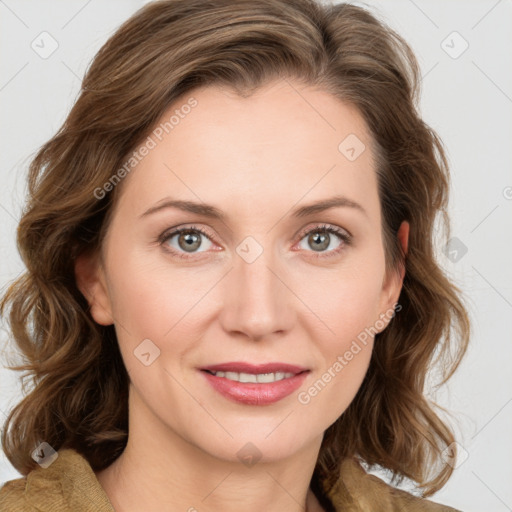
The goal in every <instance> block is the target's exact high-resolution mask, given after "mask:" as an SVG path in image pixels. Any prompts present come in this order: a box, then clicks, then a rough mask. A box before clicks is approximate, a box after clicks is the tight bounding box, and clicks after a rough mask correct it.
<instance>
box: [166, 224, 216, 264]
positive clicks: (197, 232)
mask: <svg viewBox="0 0 512 512" xmlns="http://www.w3.org/2000/svg"><path fill="white" fill-rule="evenodd" d="M202 237H205V238H206V239H207V240H208V243H207V244H206V248H205V249H206V250H208V249H209V248H210V247H211V246H212V245H213V244H212V242H211V240H210V238H211V235H210V234H209V233H207V232H206V231H204V230H202V229H200V228H198V227H196V226H189V227H185V228H177V229H174V230H172V231H166V232H164V233H162V235H161V236H160V237H159V239H158V241H159V242H160V243H161V244H162V245H164V246H165V249H166V250H168V251H170V252H171V253H172V254H176V255H177V256H179V257H181V258H188V257H189V256H187V253H188V254H195V253H197V252H204V251H197V249H199V248H200V247H201V246H202V245H203V246H204V243H203V242H202V240H201V238H202ZM173 239H175V240H174V243H173Z"/></svg>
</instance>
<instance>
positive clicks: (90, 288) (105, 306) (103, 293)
mask: <svg viewBox="0 0 512 512" xmlns="http://www.w3.org/2000/svg"><path fill="white" fill-rule="evenodd" d="M75 279H76V284H77V287H78V289H79V290H80V292H81V293H82V295H83V296H84V297H85V299H86V300H87V302H88V304H89V306H90V311H91V316H92V317H93V319H94V320H95V321H96V322H97V323H98V324H100V325H111V324H113V323H114V318H113V316H112V307H111V304H110V297H109V294H108V288H107V284H106V279H105V273H104V269H103V265H102V263H101V261H100V258H99V256H98V254H90V253H82V254H80V255H79V256H78V257H77V258H76V259H75Z"/></svg>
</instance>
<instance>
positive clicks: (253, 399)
mask: <svg viewBox="0 0 512 512" xmlns="http://www.w3.org/2000/svg"><path fill="white" fill-rule="evenodd" d="M201 373H202V374H203V375H204V376H205V377H206V379H207V380H208V382H209V383H210V384H211V385H212V387H213V388H214V389H215V390H216V391H218V392H219V393H220V394H221V395H223V396H225V397H226V398H228V399H229V400H232V401H234V402H237V403H241V404H247V405H268V404H273V403H275V402H278V401H279V400H282V399H283V398H285V397H287V396H288V395H290V394H292V393H293V392H294V391H295V390H296V389H298V388H299V387H300V385H301V384H302V383H303V382H304V379H305V378H306V376H307V375H308V373H309V372H303V373H299V374H298V375H294V376H293V377H289V378H287V379H282V380H278V381H276V382H267V383H264V384H256V383H254V382H237V381H235V380H229V379H226V378H225V377H217V376H215V375H212V374H211V373H208V372H206V371H204V370H201Z"/></svg>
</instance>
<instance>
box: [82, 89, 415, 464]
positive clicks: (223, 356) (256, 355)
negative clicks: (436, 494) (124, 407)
mask: <svg viewBox="0 0 512 512" xmlns="http://www.w3.org/2000/svg"><path fill="white" fill-rule="evenodd" d="M182 98H183V99H180V101H177V102H176V103H175V104H174V105H173V106H172V108H170V109H169V110H168V111H167V112H166V114H165V115H164V116H163V117H162V119H161V121H162V123H165V122H168V124H167V125H165V126H166V128H163V126H164V125H162V126H160V129H157V128H158V127H155V128H156V130H155V131H154V132H153V133H152V134H151V135H150V137H151V138H152V139H151V140H152V142H150V141H149V140H146V142H145V144H146V149H147V151H145V150H139V153H138V154H139V155H142V154H145V156H142V157H141V160H140V162H139V163H138V164H137V165H136V167H135V168H134V169H133V170H132V171H131V172H130V173H129V174H128V176H127V177H125V178H124V181H123V183H122V187H123V189H122V193H121V195H120V198H119V202H118V203H117V205H116V209H115V211H114V214H113V217H112V222H111V224H110V226H109V229H108V232H107V236H106V238H105V242H104V246H103V248H102V249H103V253H102V259H101V261H100V260H97V261H98V264H97V265H96V260H87V261H88V263H87V264H85V263H84V262H85V261H86V260H85V259H83V258H82V259H80V260H79V261H78V263H77V266H76V271H77V279H78V282H79V286H80V288H81V289H82V291H83V292H84V294H85V295H86V296H88V297H89V300H90V303H91V313H92V315H93V317H94V318H95V320H96V321H97V322H98V323H100V324H104V325H108V324H110V323H114V324H115V328H116V333H117V337H118V341H119V346H120V349H121V353H122V356H123V360H124V364H125V366H126V368H127V370H128V372H129V376H130V379H131V389H130V393H131V394H132V399H133V405H132V407H131V409H130V415H131V416H137V415H139V416H141V417H144V418H145V421H146V427H147V429H146V432H147V435H148V437H149V436H151V435H153V434H154V433H156V432H160V433H161V432H166V433H168V434H171V433H172V434H175V435H177V436H179V437H181V438H182V439H184V440H185V441H187V442H188V443H189V444H191V445H193V446H195V447H197V448H199V449H200V450H202V451H203V452H207V453H208V454H210V455H213V456H215V457H218V458H221V459H225V460H236V459H237V458H240V457H241V456H242V455H243V454H244V453H245V452H244V451H243V450H245V451H246V452H247V451H249V452H251V450H252V451H254V453H249V455H254V456H257V457H263V458H264V459H265V460H272V459H277V458H284V457H287V456H290V455H292V454H293V453H296V452H298V451H299V450H301V449H306V448H307V447H308V446H309V447H310V446H312V445H315V446H317V447H318V445H319V443H320V441H321V439H322V435H323V432H324V431H325V430H326V429H327V427H329V426H330V425H331V424H332V423H333V422H334V421H335V420H336V419H337V418H338V417H339V416H340V415H341V414H342V413H343V412H344V411H345V409H346V408H347V406H348V405H349V404H350V402H351V401H352V399H353V398H354V396H355V395H356V392H357V390H358V388H359V387H360V385H361V382H362V380H363V377H364V375H365V372H366V370H367V368H368V364H369V360H370V355H371V351H372V347H373V335H374V333H375V332H378V331H382V330H383V329H384V328H385V326H386V325H387V322H388V321H389V320H390V318H391V315H392V308H393V306H394V304H395V303H396V301H397V298H398V295H399V292H400V287H401V277H402V276H399V275H398V274H392V275H386V274H385V260H384V247H383V238H382V235H381V222H382V219H381V214H380V205H379V197H378V193H377V178H376V171H375V167H374V163H373V160H372V154H371V148H370V137H369V133H368V130H367V128H366V126H365V124H364V122H363V120H362V117H361V116H360V115H359V113H358V112H357V111H356V110H354V109H353V108H351V107H349V106H348V105H346V104H344V103H343V102H341V101H340V100H338V99H336V98H334V97H333V96H331V95H329V94H328V93H325V92H322V91H319V90H315V89H312V88H309V87H308V88H305V87H304V86H302V85H299V83H297V82H293V81H291V82H288V81H276V82H273V83H272V84H269V85H267V86H265V87H264V88H262V89H260V90H259V91H258V92H257V93H256V94H254V95H253V96H251V97H248V98H245V99H244V98H240V97H237V96H236V95H235V94H234V93H231V92H229V91H228V90H226V89H222V88H218V87H204V88H200V89H196V90H194V91H192V92H191V93H190V94H188V95H185V96H183V97H182ZM191 98H193V99H195V102H197V103H195V102H194V100H192V99H191ZM187 101H188V103H187ZM184 105H194V106H193V108H187V107H184ZM176 110H178V112H175V111H176ZM172 115H175V117H174V118H173V120H172V121H171V122H169V119H170V118H171V116H172ZM153 146H154V147H153ZM140 148H142V145H141V146H140ZM146 153H147V154H146ZM335 197H336V198H337V199H338V200H339V203H338V204H336V205H333V206H332V207H330V208H321V207H318V208H313V207H311V206H312V205H314V204H316V203H323V202H326V201H330V200H332V199H333V198H335ZM170 201H183V202H186V205H188V206H187V207H186V208H179V207H177V206H171V205H170V204H169V202H170ZM192 205H193V207H192ZM305 206H308V207H309V208H308V209H306V210H303V208H304V207H305ZM214 213H215V215H214ZM178 228H180V229H185V228H188V229H189V230H190V231H188V232H185V233H182V234H181V235H180V234H179V233H177V234H176V233H175V230H176V229H178ZM322 228H328V229H332V230H333V231H330V232H329V231H322ZM406 228H407V226H406V225H403V227H402V229H401V231H400V236H401V237H402V241H403V242H404V243H405V239H406V232H405V229H406ZM201 232H203V233H204V234H203V233H201ZM336 232H338V234H337V233H336ZM91 263H92V264H91ZM91 269H92V270H91ZM243 364H245V365H253V366H245V367H244V366H243ZM267 364H271V365H272V366H270V367H267V368H265V367H262V368H257V366H259V365H267ZM219 365H220V366H219ZM224 365H228V366H224ZM285 365H291V366H285ZM213 366H216V367H217V370H223V371H224V373H217V374H213V373H209V372H207V371H206V370H205V368H207V367H208V368H210V371H212V370H211V367H213ZM237 370H238V371H237ZM226 372H229V373H226ZM299 372H302V373H299ZM240 373H241V375H240ZM283 373H284V375H283ZM255 374H260V375H259V376H255ZM262 374H270V375H262ZM292 375H293V376H292ZM283 377H284V379H283ZM239 380H242V381H247V380H248V381H249V382H238V381H239ZM250 381H256V382H252V383H251V382H250ZM272 381H274V382H272ZM247 443H252V444H251V445H247V446H246V444H247ZM244 446H245V448H243V447H244ZM242 448H243V450H242V452H240V450H241V449H242Z"/></svg>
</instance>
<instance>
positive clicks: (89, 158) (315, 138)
mask: <svg viewBox="0 0 512 512" xmlns="http://www.w3.org/2000/svg"><path fill="white" fill-rule="evenodd" d="M418 77H419V71H418V65H417V62H416V60H415V57H414V55H413V53H412V52H411V50H410V48H409V47H408V46H407V44H406V43H405V42H404V41H403V40H402V39H401V38H400V37H399V36H398V35H397V34H396V33H394V32H393V31H392V30H391V29H389V28H388V27H386V26H385V25H383V24H382V23H381V22H379V21H378V20H377V19H376V18H374V17H373V16H372V15H371V14H370V13H368V12H367V11H365V10H364V9H362V8H359V7H356V6H351V5H344V4H339V5H334V6H326V5H321V4H320V3H317V2H314V1H312V0H300V1H296V0H294V1H292V0H258V1H250V2H249V1H239V2H231V1H227V0H210V1H208V2H206V1H204V0H192V1H190V0H162V1H157V2H152V3H149V4H147V5H146V6H144V7H143V8H142V9H140V11H138V12H137V13H135V15H134V16H132V17H131V18H130V19H129V20H128V21H127V22H126V23H124V24H123V25H122V26H121V27H120V28H119V30H118V31H117V32H116V33H115V34H114V35H113V36H112V37H111V38H110V39H109V41H107V43H106V44H105V45H104V46H103V47H102V48H101V50H100V51H99V53H98V54H97V56H96V57H95V59H94V61H93V63H92V65H91V66H90V69H89V70H88V72H87V74H86V76H85V78H84V81H83V85H82V91H81V94H80V97H79V99H78V100H77V102H76V104H75V105H74V107H73V109H72V110H71V112H70V114H69V115H68V117H67V119H66V122H65V123H64V125H63V127H62V128H61V129H60V130H59V132H58V133H57V134H56V135H55V137H53V138H52V139H51V140H50V141H49V142H48V143H46V144H45V145H44V146H43V147H42V148H41V150H40V151H39V153H38V154H37V155H36V157H35V159H34V161H33V162H32V164H31V167H30V175H29V197H28V204H27V207H26V209H25V212H24V215H23V217H22V219H21V222H20V225H19V230H18V243H19V248H20V252H21V255H22V257H23V259H24V262H25V264H26V266H27V272H26V273H25V274H24V275H23V276H22V277H20V278H19V279H18V280H17V281H15V282H14V283H13V284H12V286H11V287H10V288H9V289H8V291H7V293H6V295H5V296H4V298H3V302H2V312H5V311H6V309H7V307H8V306H10V313H9V319H10V324H11V328H12V332H13V337H14V339H15V341H16V343H17V345H18V347H19V349H20V350H21V352H22V353H23V354H24V356H25V357H26V364H25V365H23V366H22V367H20V366H18V367H15V369H25V370H28V371H29V375H31V376H33V378H34V387H33V389H32V390H31V391H30V393H29V394H28V395H27V396H26V398H24V400H23V401H22V402H21V403H20V404H18V405H17V406H16V407H15V408H14V409H13V411H12V412H11V414H10V415H9V417H8V419H7V421H6V425H5V427H6V428H5V429H4V431H3V435H2V444H3V447H4V450H5V453H6V455H7V457H8V459H9V460H10V462H11V463H12V464H13V465H14V467H16V468H17V469H18V470H19V471H20V472H21V473H22V474H23V475H26V476H25V477H24V478H20V479H17V480H13V481H10V482H8V483H6V484H5V485H4V487H3V488H2V489H1V490H0V505H1V507H0V508H1V509H2V510H21V511H25V510H34V509H37V510H52V511H53V512H55V511H61V510H62V511H64V510H66V511H68V510H73V511H86V510H87V511H88V510H91V511H92V510H94V511H97V510H102V511H112V510H115V511H116V512H132V511H139V510H144V511H162V510H170V511H174V510H188V511H194V510H198V511H202V510H205V511H206V510H208V511H217V510H222V511H230V510H234V509H235V508H237V509H238V508H240V507H243V508H244V510H249V511H258V512H259V511H261V510H265V511H270V512H272V511H274V510H287V511H292V512H295V511H299V510H307V511H308V512H313V511H347V510H350V511H370V510H371V511H376V510H379V511H383V510H385V511H388V510H454V509H452V508H449V507H443V506H441V505H438V504H435V503H434V502H432V501H430V500H427V499H425V498H427V497H428V496H431V495H432V494H434V493H435V492H436V491H437V490H438V489H440V488H441V487H442V486H443V485H444V484H445V483H446V482H447V480H448V479H449V477H450V475H451V473H452V471H453V469H452V465H451V464H449V463H447V457H446V453H450V454H452V450H453V445H452V443H453V442H454V437H453V434H452V432H451V430H450V428H449V427H448V426H447V425H445V423H443V421H442V420H441V419H440V418H439V417H438V416H437V414H436V412H435V410H434V405H435V404H432V403H431V402H430V401H429V400H428V399H427V398H426V397H425V396H424V394H423V388H424V383H425V378H426V375H427V370H428V369H430V368H431V367H432V364H433V362H434V361H433V359H434V353H436V360H435V362H437V363H439V364H440V365H441V367H442V369H443V371H444V377H445V379H444V381H446V380H447V379H448V378H449V377H450V376H451V375H452V374H453V372H454V371H455V369H456V368H457V366H458V365H459V363H460V361H461V359H462V357H463V355H464V353H465V350H466V347H467V343H468V338H469V325H468V318H467V314H466V311H465V309H464V306H463V303H462V301H461V299H460V298H459V291H458V290H457V289H456V288H455V287H454V286H453V284H452V283H451V282H450V281H449V280H448V279H447V277H446V276H445V275H444V273H443V272H442V270H441V268H440V267H439V265H438V263H437V262H436V260H435V256H434V253H435V251H434V246H433V235H434V224H435V220H436V219H437V216H438V214H441V215H442V218H443V219H444V221H445V225H446V227H447V228H448V227H449V225H448V219H447V218H446V206H447V193H448V179H449V175H448V168H447V164H446V160H445V156H444V152H443V149H442V144H441V142H440V140H439V139H438V137H437V136H436V134H435V133H434V132H433V131H432V130H431V129H430V128H429V127H428V126H427V125H426V124H425V123H424V122H423V121H422V120H421V118H420V117H419V115H418V113H417V110H416V106H415V105H416V102H417V95H418V84H419V80H418ZM29 322H32V324H31V326H30V327H29ZM444 381H443V382H444ZM448 462H450V461H449V460H448ZM363 466H365V467H366V469H371V468H372V467H381V468H385V469H388V470H389V471H390V472H391V474H392V475H393V477H394V479H393V483H400V482H401V481H402V480H403V479H404V478H407V479H411V480H413V481H415V482H416V483H417V484H418V487H419V489H420V490H421V494H422V496H421V497H420V496H415V495H412V494H409V493H407V492H405V491H403V490H399V489H397V488H395V487H394V485H390V484H386V483H384V482H383V481H382V480H380V479H378V478H377V477H375V476H372V475H369V474H367V473H366V469H365V467H363ZM36 507H38V508H36Z"/></svg>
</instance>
